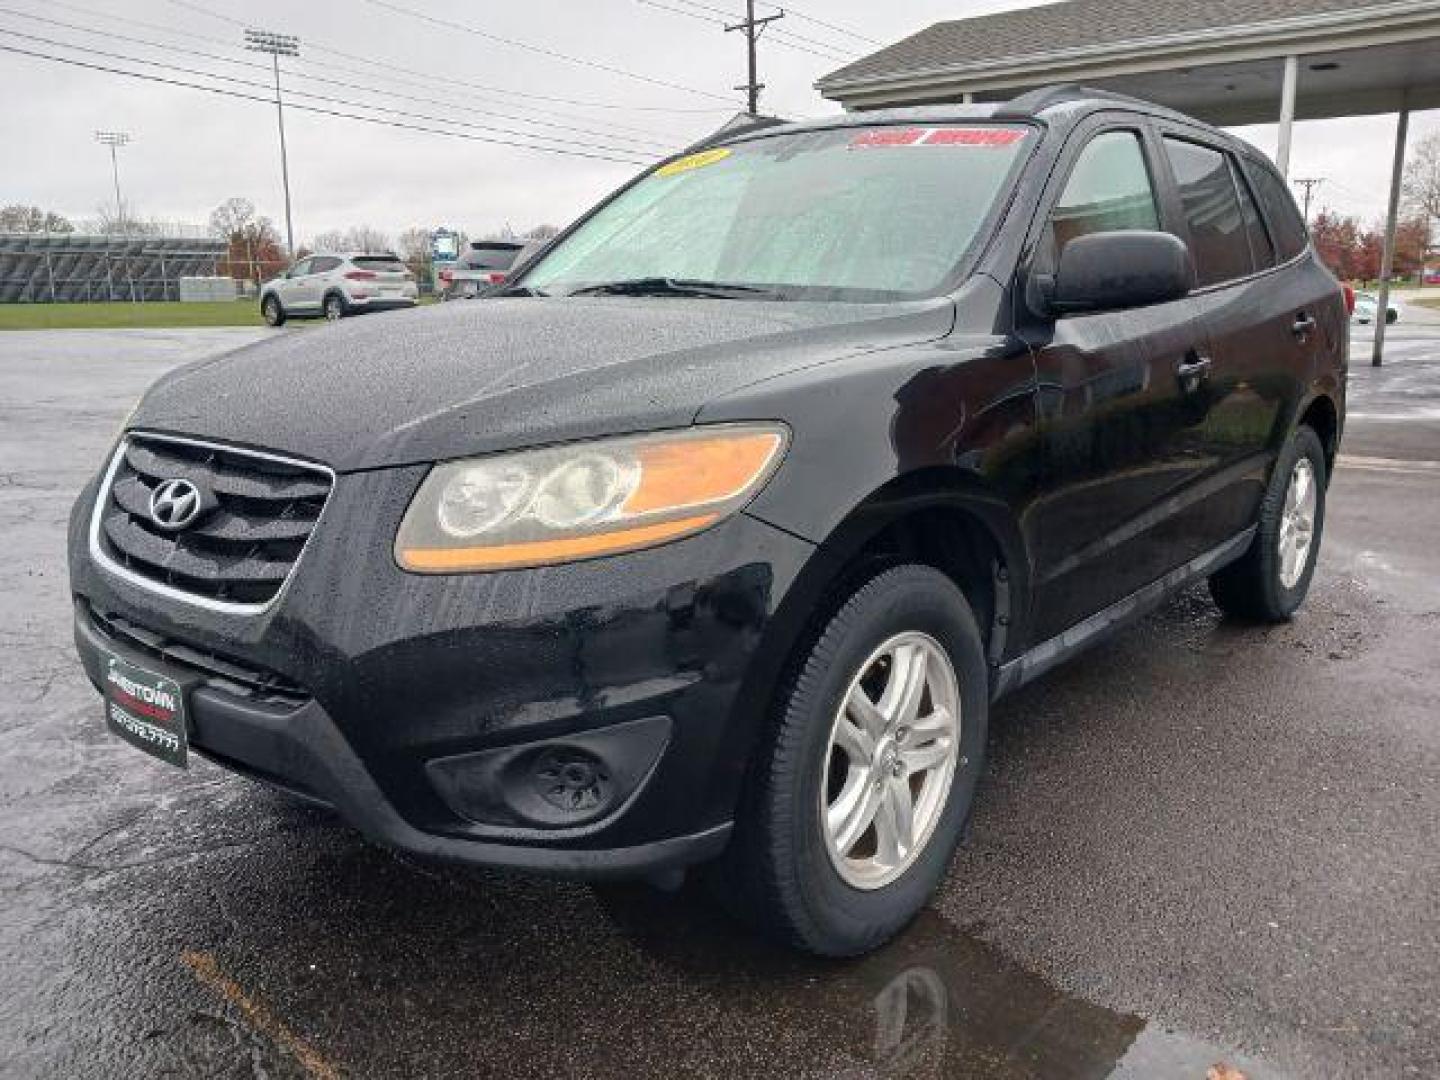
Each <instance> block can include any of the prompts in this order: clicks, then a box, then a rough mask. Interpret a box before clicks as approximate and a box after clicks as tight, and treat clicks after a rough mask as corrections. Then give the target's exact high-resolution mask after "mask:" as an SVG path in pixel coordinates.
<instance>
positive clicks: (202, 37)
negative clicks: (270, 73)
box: [27, 0, 730, 130]
mask: <svg viewBox="0 0 1440 1080" xmlns="http://www.w3.org/2000/svg"><path fill="white" fill-rule="evenodd" d="M169 2H170V3H176V4H179V3H180V2H181V0H169ZM49 6H50V7H52V8H61V9H63V10H66V11H72V12H75V13H77V14H80V15H87V16H90V17H91V18H97V19H105V20H107V21H109V22H119V23H124V24H125V25H126V26H139V27H143V28H144V29H147V30H154V31H157V32H159V33H163V34H168V35H170V36H172V37H178V38H186V39H188V40H191V41H203V42H206V43H207V44H211V45H221V46H223V47H225V48H227V49H229V48H232V47H233V45H234V43H233V42H231V41H227V40H225V39H223V38H217V37H212V36H210V35H209V34H197V33H194V32H193V31H185V30H177V29H175V28H174V27H170V26H161V25H159V24H157V23H151V22H144V21H141V20H139V19H132V18H129V17H125V16H117V15H112V14H110V13H109V12H105V11H95V10H94V9H92V8H85V7H81V6H80V5H78V4H71V3H66V2H65V0H50V3H49ZM182 6H185V7H187V8H188V9H189V10H192V11H197V12H199V13H201V14H204V15H210V14H212V13H211V12H207V11H205V10H204V9H203V8H200V7H196V6H193V5H182ZM27 17H28V18H37V17H38V16H33V15H27ZM215 18H219V19H222V20H224V21H227V22H228V21H230V20H228V19H224V16H220V15H215ZM84 32H85V33H95V34H99V33H104V34H112V32H111V31H102V30H88V29H87V30H85V31H84ZM112 36H117V37H118V36H119V35H112ZM170 47H171V48H175V47H176V46H170ZM309 50H310V51H311V52H321V53H325V54H327V55H330V56H338V57H341V58H342V59H345V60H348V61H350V63H351V64H356V63H359V64H365V65H367V66H369V67H377V68H381V69H383V70H386V71H398V72H403V73H405V74H407V75H413V76H417V77H419V78H420V79H421V80H423V81H422V82H420V83H418V84H416V83H411V85H420V86H424V87H431V86H433V85H434V84H435V74H434V72H430V71H421V70H419V69H418V68H409V67H403V66H401V65H399V64H390V63H386V62H385V61H382V60H375V59H372V58H370V57H368V56H359V55H356V54H355V53H349V52H345V51H344V50H342V49H336V48H333V47H331V46H327V45H323V44H319V43H312V44H311V45H309ZM228 62H229V63H236V62H237V61H233V60H232V61H228ZM304 63H306V64H308V65H310V66H313V67H319V68H325V69H329V70H333V71H345V72H351V73H353V68H352V67H350V66H349V65H344V64H331V63H326V62H324V61H322V60H316V59H314V57H306V58H305V60H304ZM306 77H308V78H317V76H306ZM386 78H388V79H390V81H392V82H400V83H402V84H403V83H407V82H409V80H403V79H395V78H394V77H393V76H386ZM445 85H446V86H464V87H468V88H471V89H475V90H481V91H485V92H486V93H490V94H500V95H503V96H507V97H519V98H527V99H529V100H532V101H548V102H553V103H556V104H561V105H574V106H577V107H580V108H587V109H608V110H614V111H624V112H653V113H676V114H685V115H699V114H702V113H703V114H710V113H719V112H729V111H730V110H729V109H727V108H723V107H720V106H713V105H712V106H707V107H705V108H693V107H692V108H681V107H677V106H672V105H627V104H623V103H621V102H613V101H596V100H594V99H593V98H583V99H582V98H570V97H559V96H556V95H553V94H537V93H533V92H531V91H526V90H516V89H513V88H511V87H505V86H490V85H487V84H484V83H476V82H468V81H466V80H463V79H456V78H454V77H453V76H447V77H446V83H445ZM551 115H564V114H563V113H561V114H556V113H553V112H552V114H551ZM616 126H618V125H616ZM632 130H639V129H632Z"/></svg>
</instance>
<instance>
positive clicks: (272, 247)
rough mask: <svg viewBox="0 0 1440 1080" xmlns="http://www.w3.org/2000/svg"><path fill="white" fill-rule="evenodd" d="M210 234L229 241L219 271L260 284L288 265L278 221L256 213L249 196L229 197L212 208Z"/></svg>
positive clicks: (219, 264) (218, 266)
mask: <svg viewBox="0 0 1440 1080" xmlns="http://www.w3.org/2000/svg"><path fill="white" fill-rule="evenodd" d="M210 235H212V236H214V237H216V238H217V239H220V240H224V241H226V243H227V245H228V246H227V248H226V251H225V257H224V258H222V259H221V260H220V261H219V263H218V265H217V272H218V273H220V274H225V275H228V276H229V277H232V278H247V279H249V280H251V281H254V282H255V283H256V284H257V285H259V284H260V282H262V281H265V280H266V279H267V278H272V277H274V276H275V275H276V274H278V273H280V271H282V270H283V269H285V267H286V266H287V265H288V262H289V260H288V259H287V258H286V257H285V251H284V249H283V248H282V247H281V246H280V232H279V230H278V229H276V228H275V223H274V222H272V221H271V220H270V219H269V218H268V217H264V216H262V215H260V214H257V213H256V211H255V204H254V203H252V202H251V201H250V200H249V199H242V198H234V199H226V200H225V201H224V202H223V203H221V204H220V205H219V206H217V207H216V208H215V209H214V210H213V211H211V213H210Z"/></svg>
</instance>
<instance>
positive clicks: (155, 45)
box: [0, 6, 673, 150]
mask: <svg viewBox="0 0 1440 1080" xmlns="http://www.w3.org/2000/svg"><path fill="white" fill-rule="evenodd" d="M0 14H8V15H15V16H19V17H21V18H26V19H32V20H34V21H37V22H42V23H47V24H49V25H51V26H58V27H62V28H64V29H67V30H72V31H79V32H80V33H85V34H94V35H97V36H103V37H107V38H109V39H110V40H113V41H125V42H129V43H131V44H134V45H142V46H144V47H145V48H148V49H159V50H163V51H165V52H178V53H180V54H182V55H184V56H189V57H194V58H197V59H202V60H213V61H215V62H217V63H222V64H232V65H235V66H237V67H242V68H249V69H252V70H263V71H266V72H269V70H270V67H269V65H268V64H258V63H253V62H251V61H248V60H241V59H238V58H232V57H228V56H217V55H215V54H214V53H207V52H201V51H199V50H197V49H192V48H190V47H188V46H183V45H170V44H167V43H165V42H159V41H149V40H146V39H145V38H137V37H133V36H130V35H127V34H118V33H112V32H109V31H101V30H93V29H89V28H86V27H83V26H77V25H76V24H74V23H67V22H63V21H60V20H58V19H47V18H43V17H42V16H39V15H30V14H28V13H26V12H19V11H15V10H13V9H11V8H7V7H3V6H0ZM6 32H8V33H12V34H15V35H17V36H20V37H26V35H24V34H22V33H20V31H14V30H12V31H6ZM28 40H32V41H39V42H43V43H45V44H48V45H58V46H62V47H65V48H72V49H78V50H81V51H84V50H85V46H81V45H73V44H71V43H70V42H65V41H56V40H54V39H51V38H44V37H29V38H28ZM123 59H128V60H130V61H131V62H133V63H145V64H153V63H154V62H153V61H149V60H141V59H139V58H134V57H123ZM180 70H185V69H180ZM192 73H193V74H208V73H205V72H192ZM212 77H214V78H223V76H221V75H219V74H214V75H213V76H212ZM290 77H291V78H292V79H304V80H306V81H308V82H318V83H324V84H328V85H331V86H339V87H341V88H343V89H347V90H359V91H361V92H362V93H370V94H384V95H386V96H387V97H391V98H398V99H401V100H404V101H413V102H417V103H419V104H423V105H438V106H440V107H441V108H449V109H454V108H456V106H455V105H454V104H452V103H451V102H447V101H442V100H440V99H438V98H428V97H419V96H416V95H413V94H404V93H400V92H399V91H396V90H391V89H389V88H387V87H375V86H373V85H367V84H364V83H353V82H347V81H345V80H343V79H331V78H328V77H326V76H324V75H310V74H307V73H305V72H302V71H295V70H293V69H291V70H290ZM292 93H297V94H304V91H300V90H293V91H292ZM477 100H486V99H477ZM356 104H358V103H356ZM502 104H504V103H503V102H502ZM464 108H466V110H467V111H468V112H470V113H478V114H481V115H485V116H494V117H498V118H499V119H502V120H515V121H518V122H519V123H522V124H531V125H533V126H536V127H547V128H554V129H556V130H563V131H572V132H576V133H578V134H582V135H595V136H599V137H600V138H615V137H618V138H620V139H622V140H623V141H626V142H631V143H636V144H637V145H638V144H641V143H645V144H649V145H651V146H653V147H655V148H656V149H666V150H668V149H669V148H670V147H671V146H672V145H673V142H672V141H669V140H661V139H657V138H655V137H654V136H653V133H651V132H644V131H641V129H638V128H628V129H626V128H625V126H624V125H611V127H612V128H613V129H614V130H612V131H604V130H597V129H595V128H586V127H579V126H576V125H574V124H562V123H557V122H555V121H551V120H537V119H531V118H530V117H527V116H521V115H516V114H515V113H506V112H498V111H496V110H493V109H480V108H473V107H470V106H464ZM551 115H554V114H551ZM562 115H563V114H562ZM581 119H583V118H581ZM620 130H630V131H636V132H640V134H641V135H642V136H643V138H639V139H637V138H634V137H632V136H626V135H617V134H616V133H617V132H618V131H620Z"/></svg>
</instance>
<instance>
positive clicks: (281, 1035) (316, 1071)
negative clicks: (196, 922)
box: [180, 949, 341, 1080]
mask: <svg viewBox="0 0 1440 1080" xmlns="http://www.w3.org/2000/svg"><path fill="white" fill-rule="evenodd" d="M180 960H181V962H182V963H184V965H185V966H186V967H188V968H189V969H190V970H191V972H193V973H194V975H195V977H196V978H197V979H199V980H200V982H201V983H203V984H204V985H205V986H207V987H208V988H210V989H211V990H213V991H215V993H217V994H219V995H220V996H221V997H223V998H224V999H225V1000H226V1001H228V1002H230V1004H231V1005H234V1006H235V1008H237V1009H239V1010H240V1013H241V1015H243V1016H244V1017H245V1019H246V1020H247V1021H248V1022H249V1024H250V1026H251V1027H253V1028H254V1029H255V1030H256V1031H258V1032H259V1033H260V1034H262V1035H264V1036H265V1037H266V1038H268V1039H269V1040H270V1041H271V1042H273V1043H275V1044H276V1045H277V1046H279V1047H280V1048H281V1049H283V1050H285V1051H286V1052H287V1053H289V1054H290V1055H291V1056H292V1057H294V1058H295V1060H297V1061H298V1062H299V1063H300V1065H301V1067H302V1068H303V1069H304V1070H305V1073H306V1075H308V1076H311V1077H314V1078H315V1080H340V1075H341V1073H340V1070H339V1069H338V1068H337V1067H336V1066H334V1065H333V1064H331V1063H330V1062H329V1061H327V1060H326V1059H325V1057H324V1056H323V1055H322V1054H321V1053H320V1052H319V1051H318V1050H316V1049H315V1048H314V1047H313V1046H311V1045H310V1044H309V1043H307V1042H305V1040H303V1039H301V1038H300V1037H299V1036H298V1035H296V1034H295V1033H294V1032H293V1031H291V1030H290V1029H289V1028H288V1027H286V1026H285V1024H284V1023H283V1022H282V1021H281V1020H280V1019H279V1018H278V1017H276V1016H275V1014H274V1013H272V1012H271V1011H270V1009H269V1007H268V1006H266V1005H265V1004H264V1003H263V1002H260V1001H257V1000H255V998H253V997H251V996H250V995H249V994H247V993H246V992H245V990H244V988H243V987H241V985H240V984H239V983H237V982H236V981H235V980H234V979H232V978H230V976H228V975H226V974H225V973H224V972H223V971H221V970H220V965H219V963H217V962H216V960H215V957H214V956H212V955H211V954H210V953H208V952H200V951H198V950H195V949H185V950H183V951H182V952H181V953H180Z"/></svg>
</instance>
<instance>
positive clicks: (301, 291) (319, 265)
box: [293, 255, 340, 311]
mask: <svg viewBox="0 0 1440 1080" xmlns="http://www.w3.org/2000/svg"><path fill="white" fill-rule="evenodd" d="M339 264H340V260H339V259H337V258H334V257H333V256H328V255H314V256H311V257H310V258H309V259H307V260H305V267H304V272H303V273H298V274H296V275H295V280H294V283H293V284H294V289H295V301H294V307H295V308H296V309H297V310H299V311H315V310H318V309H319V307H320V299H321V296H322V294H323V293H324V291H325V273H324V271H325V268H326V267H327V266H330V265H336V266H338V265H339Z"/></svg>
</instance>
